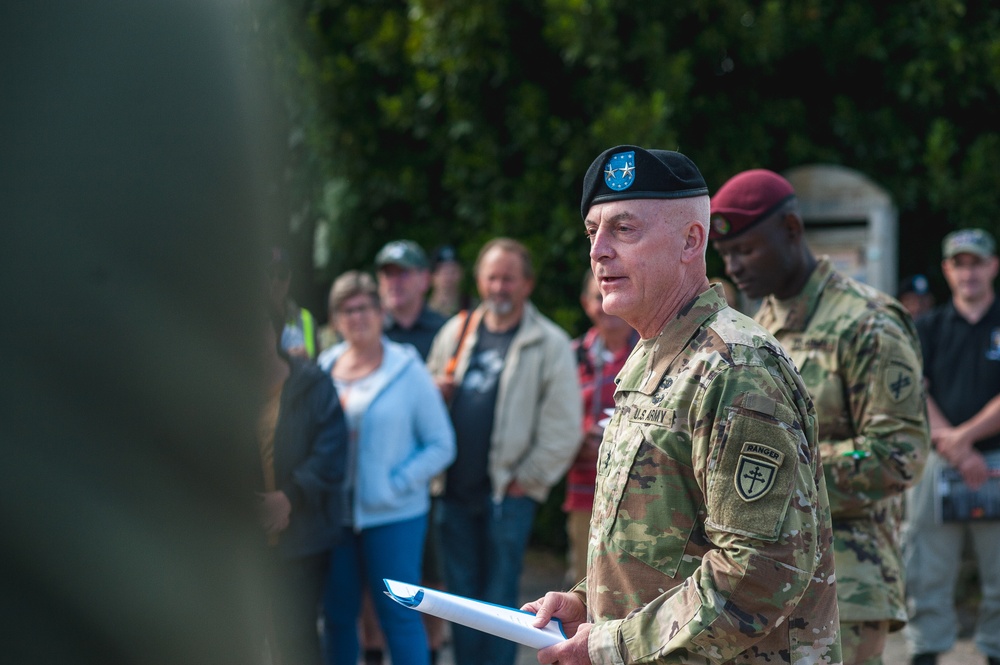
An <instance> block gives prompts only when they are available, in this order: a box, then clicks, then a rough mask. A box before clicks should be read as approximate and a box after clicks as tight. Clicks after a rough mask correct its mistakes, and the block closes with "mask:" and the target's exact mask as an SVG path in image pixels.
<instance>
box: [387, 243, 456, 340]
mask: <svg viewBox="0 0 1000 665" xmlns="http://www.w3.org/2000/svg"><path fill="white" fill-rule="evenodd" d="M375 271H376V274H377V275H378V290H379V297H380V298H381V299H382V304H383V305H384V306H385V312H386V317H385V322H384V326H383V327H384V330H385V334H386V337H388V338H389V339H391V340H392V341H394V342H403V343H406V344H412V345H413V346H415V347H416V349H417V351H418V352H419V353H420V357H421V358H423V359H424V360H426V359H427V354H428V353H429V352H430V350H431V344H432V343H433V342H434V336H435V335H436V334H437V331H438V330H439V329H440V328H441V326H442V325H444V322H445V317H444V316H442V315H441V314H439V313H438V312H435V311H434V310H432V309H430V308H429V307H428V306H427V290H428V289H429V288H430V283H431V282H430V279H431V273H430V262H429V261H428V260H427V254H425V253H424V250H423V249H422V248H421V247H420V245H418V244H417V243H415V242H413V241H412V240H393V241H392V242H390V243H387V244H386V245H385V246H384V247H383V248H382V249H380V250H379V252H378V254H377V255H376V256H375Z"/></svg>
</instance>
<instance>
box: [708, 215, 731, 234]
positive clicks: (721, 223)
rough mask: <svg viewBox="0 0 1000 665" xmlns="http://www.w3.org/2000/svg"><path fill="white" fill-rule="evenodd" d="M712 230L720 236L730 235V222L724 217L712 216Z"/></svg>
mask: <svg viewBox="0 0 1000 665" xmlns="http://www.w3.org/2000/svg"><path fill="white" fill-rule="evenodd" d="M712 228H713V229H714V230H715V232H716V233H718V234H719V235H726V234H727V233H729V220H728V219H726V218H725V217H723V216H722V215H712Z"/></svg>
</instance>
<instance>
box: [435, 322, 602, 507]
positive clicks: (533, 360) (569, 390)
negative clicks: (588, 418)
mask: <svg viewBox="0 0 1000 665" xmlns="http://www.w3.org/2000/svg"><path fill="white" fill-rule="evenodd" d="M481 307H482V305H480V308H481ZM461 324H462V318H461V316H455V317H452V318H451V319H449V320H448V322H447V323H445V325H444V327H442V328H441V330H440V331H439V332H438V334H437V337H435V338H434V344H433V346H432V347H431V352H430V355H429V356H428V357H427V366H428V369H430V371H431V374H433V375H434V376H435V377H440V376H443V375H444V369H445V366H446V365H447V364H448V360H449V358H450V357H451V355H452V353H453V352H454V351H455V346H456V345H457V343H458V335H459V334H460V332H461V327H462V325H461ZM476 338H477V331H475V330H470V331H469V332H468V334H467V338H466V341H465V344H464V345H463V347H462V352H461V354H460V355H459V358H458V364H457V368H456V371H455V382H456V383H461V381H462V377H463V376H464V375H465V371H466V369H467V368H468V366H469V357H470V355H471V353H472V349H473V348H474V347H475V345H476ZM582 404H583V402H582V397H581V394H580V385H579V381H578V379H577V373H576V362H575V360H574V357H573V352H572V350H571V346H570V339H569V336H568V335H567V334H566V332H565V331H563V329H562V328H560V327H559V326H557V325H556V324H555V323H553V322H552V321H550V320H549V319H547V318H546V317H545V316H543V315H542V314H541V313H540V312H539V311H538V310H537V309H535V307H534V306H533V305H532V304H531V303H530V302H529V303H525V305H524V315H523V317H522V319H521V325H520V327H519V328H518V330H517V333H515V335H514V339H513V340H512V341H511V345H510V349H509V350H508V351H507V357H506V359H505V360H504V368H503V370H502V371H501V373H500V384H499V388H498V393H497V404H496V414H495V418H494V422H493V433H492V435H491V437H490V455H489V475H490V479H491V481H492V483H493V491H494V496H493V498H494V500H495V501H499V500H501V499H502V498H503V496H504V495H505V494H506V490H507V486H508V485H509V484H510V482H511V481H512V480H517V482H518V484H519V485H520V486H521V487H522V488H524V491H525V492H526V493H527V494H528V496H530V497H531V498H532V499H534V500H536V501H538V502H544V501H545V499H546V497H547V496H548V493H549V490H550V489H551V488H552V486H553V485H555V484H556V483H557V482H559V480H560V479H561V478H562V477H563V474H565V473H566V470H567V469H568V468H569V465H570V464H571V463H572V461H573V459H574V458H575V457H576V453H577V450H578V449H579V447H580V442H581V422H582V419H583V405H582ZM458 445H461V441H459V442H458Z"/></svg>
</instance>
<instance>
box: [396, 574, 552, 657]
mask: <svg viewBox="0 0 1000 665" xmlns="http://www.w3.org/2000/svg"><path fill="white" fill-rule="evenodd" d="M382 581H383V582H385V586H386V589H388V591H386V595H387V596H389V597H390V598H392V599H393V600H395V601H396V602H397V603H399V604H400V605H405V606H406V607H409V608H411V609H414V610H417V611H419V612H424V613H425V614H430V615H432V616H436V617H440V618H442V619H445V620H447V621H451V622H454V623H458V624H461V625H463V626H468V627H469V628H475V629H476V630H481V631H483V632H484V633H489V634H491V635H496V636H497V637H502V638H504V639H506V640H511V641H512V642H517V643H518V644H523V645H525V646H529V647H531V648H533V649H543V648H545V647H549V646H552V645H553V644H559V643H560V642H564V641H565V640H566V635H565V634H564V633H563V630H562V624H561V623H560V622H559V620H558V619H552V620H551V621H549V623H548V624H547V625H546V626H545V628H535V627H534V626H532V625H531V624H532V623H533V622H534V620H535V615H534V614H531V613H530V612H522V611H521V610H516V609H514V608H512V607H503V606H501V605H494V604H492V603H484V602H483V601H481V600H473V599H472V598H463V597H462V596H456V595H454V594H451V593H445V592H444V591H438V590H437V589H428V588H427V587H423V586H418V585H416V584H406V583H405V582H397V581H395V580H382Z"/></svg>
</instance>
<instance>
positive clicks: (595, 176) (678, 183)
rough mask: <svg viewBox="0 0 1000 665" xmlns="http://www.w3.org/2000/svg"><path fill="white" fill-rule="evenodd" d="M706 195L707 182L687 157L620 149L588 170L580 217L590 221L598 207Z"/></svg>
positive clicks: (629, 147) (630, 147) (599, 158)
mask: <svg viewBox="0 0 1000 665" xmlns="http://www.w3.org/2000/svg"><path fill="white" fill-rule="evenodd" d="M707 195H708V186H707V185H706V184H705V179H704V178H703V177H702V176H701V171H699V170H698V167H697V166H695V164H694V162H692V161H691V160H690V159H689V158H688V157H686V156H684V155H682V154H681V153H679V152H674V151H672V150H647V149H646V148H640V147H639V146H635V145H620V146H616V147H614V148H609V149H607V150H605V151H604V152H602V153H601V154H600V155H598V156H597V159H595V160H594V161H593V162H592V163H591V164H590V168H589V169H587V175H586V176H584V178H583V197H582V198H581V199H580V216H581V217H583V218H584V219H587V212H589V211H590V207H591V206H592V205H594V204H595V203H607V202H608V201H625V200H628V199H683V198H691V197H695V196H707Z"/></svg>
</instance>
